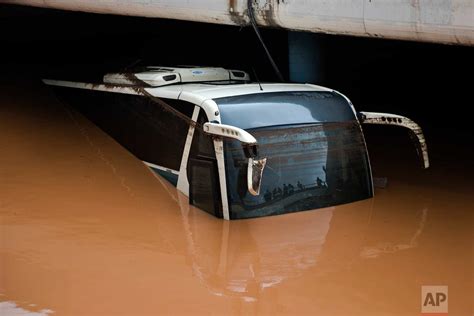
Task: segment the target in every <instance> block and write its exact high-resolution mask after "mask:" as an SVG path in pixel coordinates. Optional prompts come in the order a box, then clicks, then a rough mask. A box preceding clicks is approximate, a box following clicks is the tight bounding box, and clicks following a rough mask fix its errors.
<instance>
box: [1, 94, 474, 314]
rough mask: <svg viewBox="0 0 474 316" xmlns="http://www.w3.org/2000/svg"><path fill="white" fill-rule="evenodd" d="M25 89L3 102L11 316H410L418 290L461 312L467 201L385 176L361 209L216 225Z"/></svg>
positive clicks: (4, 278)
mask: <svg viewBox="0 0 474 316" xmlns="http://www.w3.org/2000/svg"><path fill="white" fill-rule="evenodd" d="M35 89H37V88H35V87H32V90H31V91H32V92H31V93H33V94H34V93H36V94H37V97H36V98H35V102H34V103H32V101H31V100H29V99H28V97H27V96H25V95H23V94H22V93H21V91H18V90H15V88H14V87H10V88H9V91H10V94H9V95H10V96H14V98H13V97H7V96H5V95H1V94H0V104H2V105H4V106H2V107H0V126H1V127H0V128H1V131H2V132H1V133H0V146H1V148H8V150H4V151H3V152H2V155H0V178H1V179H2V180H1V181H0V238H1V242H0V264H1V266H0V290H1V292H2V293H5V296H4V297H3V296H2V297H0V301H4V302H3V303H2V305H1V306H2V307H4V306H8V308H10V309H9V311H11V313H13V312H14V311H15V312H16V310H14V309H13V308H17V309H18V308H22V309H24V310H29V308H28V306H27V305H26V306H23V305H22V304H20V303H19V302H35V304H37V306H35V307H34V310H35V311H36V313H40V312H43V313H45V312H49V310H54V315H117V314H124V315H139V314H186V315H191V314H192V315H196V314H206V313H207V314H208V313H209V312H212V313H214V314H317V313H319V314H325V315H353V314H358V315H380V314H389V315H395V314H396V315H419V311H420V303H419V295H420V294H419V293H420V287H421V285H424V284H447V285H449V293H450V294H449V295H450V305H449V308H450V313H452V314H460V315H466V314H467V315H468V314H469V312H470V311H471V309H472V303H471V302H472V300H471V298H472V294H473V291H472V282H471V281H470V280H469V277H466V276H469V275H472V267H473V261H472V240H473V238H472V237H473V236H472V227H473V225H472V224H473V222H472V212H471V209H470V208H471V205H472V203H473V202H474V200H473V197H472V196H471V195H470V194H468V190H464V191H463V189H462V187H461V188H460V189H459V190H457V192H456V193H453V192H450V191H449V190H446V188H442V189H441V188H439V187H437V186H436V185H431V184H433V183H435V182H434V181H430V178H426V177H427V176H418V178H417V179H416V180H412V179H411V178H410V179H406V178H398V179H397V178H395V179H391V181H390V185H389V186H388V187H387V189H385V190H379V191H377V192H376V197H375V198H374V199H369V200H365V201H360V202H357V203H352V204H347V205H342V206H337V207H332V208H325V209H320V210H317V211H307V212H299V213H294V214H286V215H281V216H274V217H266V218H257V219H250V220H237V221H232V222H228V221H223V220H220V219H217V218H215V217H213V216H211V215H208V214H207V213H206V212H203V211H200V210H198V209H196V208H194V207H191V206H189V204H188V203H187V199H186V198H185V197H184V196H182V195H181V194H179V193H178V192H177V191H176V189H175V188H174V187H172V186H171V185H169V184H168V183H167V182H166V181H164V180H162V179H161V178H159V177H158V176H153V173H152V172H150V171H149V170H147V168H146V167H145V166H144V165H143V164H142V163H141V162H140V161H138V160H137V159H136V158H134V157H133V156H132V155H130V154H129V153H128V152H126V151H125V150H124V149H123V148H121V147H120V146H118V145H117V144H116V143H115V142H113V141H112V140H111V139H110V138H109V137H107V136H106V135H104V134H103V133H102V132H100V131H99V130H98V129H97V128H95V127H94V126H93V125H91V124H90V123H88V122H87V121H86V120H84V119H83V118H82V117H81V116H79V115H78V114H76V113H74V112H71V113H73V114H72V115H73V116H74V119H75V120H76V122H77V124H74V123H73V121H72V120H71V118H70V116H69V114H68V112H67V111H65V110H64V108H63V107H62V106H61V105H59V104H58V103H56V102H55V101H54V100H52V99H51V97H50V96H48V95H47V94H46V93H45V92H44V91H41V90H35ZM15 91H16V92H15ZM86 135H87V137H88V138H89V139H87V137H86ZM90 141H92V142H93V144H94V146H92V145H91V143H90ZM98 148H99V149H100V151H98ZM111 165H112V166H113V167H114V168H111V167H110V166H111ZM434 178H435V179H436V177H434ZM124 181H125V183H126V187H124V186H123V183H124ZM458 181H460V180H458ZM420 183H422V185H420ZM451 183H459V182H455V181H451ZM295 189H296V188H295ZM130 192H133V195H131V194H130ZM341 296H342V297H341ZM8 302H9V303H8ZM13 302H16V304H18V305H12V304H13ZM19 306H21V307H19ZM32 309H33V308H32ZM38 311H39V312H38ZM9 313H10V312H9Z"/></svg>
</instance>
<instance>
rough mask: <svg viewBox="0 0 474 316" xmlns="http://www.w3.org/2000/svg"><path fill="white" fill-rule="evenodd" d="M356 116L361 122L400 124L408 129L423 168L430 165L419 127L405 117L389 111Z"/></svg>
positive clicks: (364, 113)
mask: <svg viewBox="0 0 474 316" xmlns="http://www.w3.org/2000/svg"><path fill="white" fill-rule="evenodd" d="M357 117H358V118H359V121H360V123H361V124H376V125H392V126H401V127H405V128H408V129H409V130H410V137H411V139H412V140H413V141H414V143H415V147H416V151H417V153H418V156H419V157H420V158H421V160H422V164H423V168H424V169H427V168H428V167H429V166H430V160H429V157H428V145H427V144H426V140H425V135H424V134H423V130H422V129H421V127H420V126H419V125H418V124H417V123H415V122H413V121H412V120H410V119H409V118H407V117H404V116H401V115H395V114H389V113H376V112H359V113H357Z"/></svg>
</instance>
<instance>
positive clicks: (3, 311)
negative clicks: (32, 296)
mask: <svg viewBox="0 0 474 316" xmlns="http://www.w3.org/2000/svg"><path fill="white" fill-rule="evenodd" d="M30 306H31V307H34V306H35V304H30ZM52 313H54V312H53V311H52V310H49V309H42V310H40V311H38V312H32V311H29V310H26V309H24V308H22V307H19V306H17V305H16V304H15V303H14V302H0V315H4V316H7V315H8V316H47V315H48V314H52Z"/></svg>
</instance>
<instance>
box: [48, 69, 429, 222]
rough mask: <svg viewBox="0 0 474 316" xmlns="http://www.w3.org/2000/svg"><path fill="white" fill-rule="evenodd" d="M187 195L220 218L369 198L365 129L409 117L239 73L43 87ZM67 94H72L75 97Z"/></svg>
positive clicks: (419, 140) (148, 73)
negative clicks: (55, 91)
mask: <svg viewBox="0 0 474 316" xmlns="http://www.w3.org/2000/svg"><path fill="white" fill-rule="evenodd" d="M44 82H45V83H46V84H48V85H52V86H55V87H58V90H59V91H58V93H60V94H61V95H62V96H64V97H66V98H67V100H68V102H70V103H71V104H73V106H74V107H75V108H76V109H77V110H79V111H80V112H81V113H83V114H84V115H85V116H86V117H88V118H89V119H90V120H91V121H92V122H94V123H95V124H97V125H98V126H99V127H100V128H102V129H103V130H104V131H105V132H107V133H108V134H109V135H111V136H112V137H113V138H114V139H116V140H117V141H118V142H119V143H120V144H122V145H123V146H124V147H125V148H127V149H128V150H129V151H130V152H132V153H133V154H134V155H136V156H137V157H138V158H139V159H141V160H142V161H143V162H144V163H145V164H147V165H148V166H149V167H151V168H152V169H153V170H154V171H156V172H157V173H159V174H160V175H161V176H163V177H164V178H165V179H167V180H168V181H169V182H171V183H172V184H173V185H174V186H176V187H177V189H178V190H179V191H181V192H182V193H183V194H184V195H186V196H188V197H189V203H190V204H192V205H195V206H197V207H198V208H200V209H202V210H204V211H206V212H208V213H210V214H212V215H214V216H217V217H219V218H224V219H226V220H229V219H241V218H251V217H260V216H269V215H277V214H283V213H289V212H297V211H304V210H312V209H318V208H323V207H328V206H333V205H338V204H343V203H350V202H354V201H358V200H362V199H367V198H371V197H372V196H373V192H374V190H373V182H372V173H371V168H370V162H369V157H368V152H367V148H366V143H365V140H364V136H363V133H362V129H361V124H362V123H366V124H387V125H396V126H403V127H406V128H408V129H410V130H411V132H412V135H413V139H414V140H415V141H416V145H417V146H416V148H417V150H418V153H419V155H420V157H421V159H422V163H423V167H424V168H428V166H429V160H428V152H427V146H426V142H425V139H424V136H423V132H422V130H421V128H420V127H419V126H418V125H417V124H416V123H414V122H413V121H411V120H410V119H408V118H405V117H402V116H399V115H393V114H386V113H371V112H359V113H358V112H356V111H355V109H354V107H353V105H352V103H351V102H350V101H349V99H348V98H347V97H345V96H344V95H342V94H341V93H339V92H337V91H334V90H332V89H328V88H325V87H321V86H316V85H311V84H293V83H285V84H281V83H252V82H250V78H249V75H248V74H247V73H245V72H243V71H238V70H226V69H223V68H202V67H201V68H199V67H185V68H175V67H146V68H143V69H141V70H137V71H134V72H127V73H113V74H106V75H105V76H104V79H103V82H101V83H85V82H73V81H63V80H61V81H59V80H49V79H48V80H46V79H45V80H44ZM71 88H72V89H71Z"/></svg>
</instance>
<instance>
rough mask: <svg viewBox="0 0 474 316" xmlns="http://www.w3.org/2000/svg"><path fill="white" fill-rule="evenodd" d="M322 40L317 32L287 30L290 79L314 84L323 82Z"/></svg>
mask: <svg viewBox="0 0 474 316" xmlns="http://www.w3.org/2000/svg"><path fill="white" fill-rule="evenodd" d="M322 41H323V39H322V37H321V35H318V34H314V33H305V32H295V31H289V32H288V53H289V56H288V60H289V71H290V81H292V82H301V83H316V84H322V83H323V82H324V60H323V56H324V55H323V52H322V49H323V43H322Z"/></svg>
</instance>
